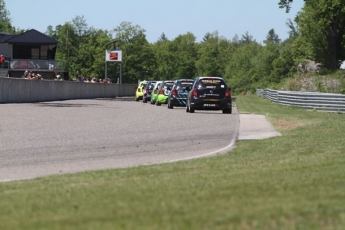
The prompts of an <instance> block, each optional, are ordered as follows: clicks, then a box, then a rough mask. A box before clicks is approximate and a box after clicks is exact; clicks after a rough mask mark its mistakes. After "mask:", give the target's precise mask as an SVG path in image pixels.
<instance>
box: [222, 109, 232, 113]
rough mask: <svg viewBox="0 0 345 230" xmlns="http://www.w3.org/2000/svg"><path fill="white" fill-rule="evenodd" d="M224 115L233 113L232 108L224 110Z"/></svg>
mask: <svg viewBox="0 0 345 230" xmlns="http://www.w3.org/2000/svg"><path fill="white" fill-rule="evenodd" d="M223 113H226V114H231V113H232V108H227V109H223Z"/></svg>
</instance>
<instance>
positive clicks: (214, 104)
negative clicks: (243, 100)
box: [191, 98, 232, 110]
mask: <svg viewBox="0 0 345 230" xmlns="http://www.w3.org/2000/svg"><path fill="white" fill-rule="evenodd" d="M191 106H193V107H194V109H200V110H201V109H204V110H220V109H228V108H231V107H232V101H231V99H200V98H198V99H194V100H193V101H191Z"/></svg>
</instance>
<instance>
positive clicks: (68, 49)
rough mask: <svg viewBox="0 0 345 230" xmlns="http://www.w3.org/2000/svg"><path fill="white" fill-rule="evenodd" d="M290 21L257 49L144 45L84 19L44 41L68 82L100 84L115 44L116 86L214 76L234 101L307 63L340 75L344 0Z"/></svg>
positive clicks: (237, 42)
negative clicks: (118, 58)
mask: <svg viewBox="0 0 345 230" xmlns="http://www.w3.org/2000/svg"><path fill="white" fill-rule="evenodd" d="M292 2H293V1H292V0H280V2H278V5H279V6H280V7H281V8H286V9H287V11H288V10H289V9H290V7H293V5H291V4H292ZM275 4H277V2H276V3H275ZM277 7H278V6H277ZM283 13H284V12H283V11H282V14H283ZM0 14H1V17H2V18H3V19H4V20H2V21H1V24H0V26H1V27H0V29H1V30H2V31H5V32H12V33H14V32H16V30H15V29H14V28H13V27H12V26H11V24H10V20H9V19H8V15H9V12H8V11H7V10H6V9H5V4H4V1H3V0H0ZM291 16H292V17H294V19H293V20H291V19H288V20H287V22H286V28H287V32H289V35H290V36H289V38H288V39H286V40H283V41H282V40H281V39H280V38H279V35H278V34H276V33H275V31H274V29H271V30H269V31H267V37H266V40H264V41H263V43H262V44H261V43H259V42H257V41H256V40H255V39H254V38H253V36H251V35H250V33H249V32H248V31H247V32H246V33H245V34H243V35H242V36H238V35H235V36H234V37H233V38H232V39H228V38H225V37H223V36H220V35H219V34H218V32H217V31H214V32H211V33H207V34H205V36H204V38H203V39H202V41H201V42H197V41H196V37H195V36H194V35H193V34H192V33H190V32H188V33H186V34H181V35H179V36H177V37H176V38H173V39H170V38H167V37H166V35H165V34H164V33H162V35H161V36H160V37H159V38H157V41H156V42H154V43H149V42H148V41H147V39H146V34H145V33H146V31H145V29H143V28H141V27H140V26H139V25H133V24H132V23H130V22H122V23H120V24H119V25H118V26H115V27H114V28H112V29H111V30H109V31H108V30H99V29H96V28H92V27H89V26H88V25H87V22H86V19H85V18H84V17H83V16H76V17H75V18H74V19H72V20H71V21H70V22H66V23H65V24H63V25H57V26H55V27H53V26H48V27H47V30H46V31H45V33H46V34H47V35H49V36H51V37H53V38H55V39H56V40H58V41H59V42H60V44H59V46H58V49H57V55H56V59H58V60H62V61H65V62H67V64H68V65H67V66H68V70H69V72H70V77H71V78H74V73H75V72H76V71H77V70H78V71H79V73H80V75H84V76H90V77H104V76H105V49H106V45H107V44H109V43H111V42H113V41H116V42H114V46H115V45H116V46H120V48H121V50H122V52H123V69H122V76H123V80H122V82H123V83H136V82H137V81H138V80H139V79H141V80H142V79H157V80H159V79H161V80H162V79H178V78H195V77H196V76H206V75H207V76H221V77H223V78H225V79H226V81H227V82H228V84H229V85H230V86H231V88H232V89H233V91H234V92H235V93H239V92H242V91H254V90H255V88H264V87H271V88H277V87H280V86H281V84H282V82H284V81H285V80H286V79H288V78H293V77H294V76H297V71H296V67H297V65H298V64H299V63H301V62H305V61H306V60H314V61H316V62H319V63H322V64H323V65H324V67H325V68H326V69H328V70H331V71H334V70H336V69H338V68H339V66H340V63H341V60H344V59H345V52H344V51H345V50H344V43H343V41H344V38H343V36H344V32H345V30H344V29H345V17H344V16H345V0H308V1H305V5H304V8H303V9H302V11H301V12H300V13H298V15H291ZM282 26H283V25H282ZM17 31H19V29H17ZM109 49H112V47H110V48H109ZM107 68H108V77H110V78H111V79H112V80H113V82H115V81H116V80H117V78H119V75H120V64H119V63H110V64H109V65H108V67H107Z"/></svg>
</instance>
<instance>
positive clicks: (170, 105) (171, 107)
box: [168, 100, 174, 109]
mask: <svg viewBox="0 0 345 230" xmlns="http://www.w3.org/2000/svg"><path fill="white" fill-rule="evenodd" d="M173 108H174V106H173V105H172V104H171V101H169V100H168V109H173Z"/></svg>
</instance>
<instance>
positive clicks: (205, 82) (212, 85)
mask: <svg viewBox="0 0 345 230" xmlns="http://www.w3.org/2000/svg"><path fill="white" fill-rule="evenodd" d="M226 88H227V86H226V83H225V82H224V81H223V80H222V79H211V78H210V79H201V80H200V81H199V83H198V89H226Z"/></svg>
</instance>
